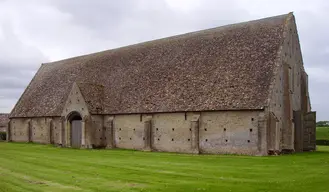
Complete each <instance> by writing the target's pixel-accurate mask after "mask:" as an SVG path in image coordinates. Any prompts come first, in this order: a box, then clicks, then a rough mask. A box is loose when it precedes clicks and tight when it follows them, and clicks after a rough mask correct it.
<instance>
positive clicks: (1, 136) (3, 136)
mask: <svg viewBox="0 0 329 192" xmlns="http://www.w3.org/2000/svg"><path fill="white" fill-rule="evenodd" d="M6 137H7V133H6V132H2V131H1V132H0V141H1V140H6Z"/></svg>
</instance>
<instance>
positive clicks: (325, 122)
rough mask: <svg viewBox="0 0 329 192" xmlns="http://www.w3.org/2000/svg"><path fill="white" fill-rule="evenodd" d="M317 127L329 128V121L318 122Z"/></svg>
mask: <svg viewBox="0 0 329 192" xmlns="http://www.w3.org/2000/svg"><path fill="white" fill-rule="evenodd" d="M316 126H317V127H329V121H318V122H316Z"/></svg>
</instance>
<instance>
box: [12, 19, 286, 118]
mask: <svg viewBox="0 0 329 192" xmlns="http://www.w3.org/2000/svg"><path fill="white" fill-rule="evenodd" d="M287 16H288V15H280V16H276V17H270V18H265V19H260V20H255V21H250V22H244V23H239V24H234V25H227V26H223V27H218V28H213V29H208V30H203V31H198V32H193V33H187V34H183V35H178V36H174V37H169V38H164V39H159V40H155V41H150V42H145V43H140V44H136V45H131V46H127V47H122V48H117V49H113V50H108V51H103V52H99V53H94V54H90V55H85V56H80V57H75V58H70V59H66V60H62V61H57V62H53V63H48V64H43V65H42V66H41V67H40V69H39V71H38V72H37V74H36V75H35V77H34V78H33V80H32V81H31V83H30V85H29V86H28V87H27V89H26V90H25V92H24V93H23V95H22V97H21V98H20V100H19V101H18V103H17V104H16V106H15V108H14V109H13V111H12V113H11V117H28V116H59V115H60V114H61V112H62V109H63V106H64V104H65V101H66V98H67V96H68V94H69V92H70V89H71V87H72V84H73V82H77V83H86V84H90V85H95V86H94V89H97V86H96V85H99V86H100V87H103V89H104V90H101V91H98V93H96V95H102V94H104V98H103V99H102V102H100V101H97V102H90V103H91V104H92V103H98V104H99V103H103V106H102V113H104V114H118V113H148V112H173V111H203V110H235V109H261V108H263V107H264V106H265V105H266V99H267V97H268V93H269V85H270V83H271V81H272V76H273V68H274V66H275V65H274V63H275V61H276V58H277V53H278V49H279V47H280V46H281V44H282V42H283V29H284V26H285V20H286V18H287ZM85 90H87V91H88V89H85ZM91 90H93V89H91ZM83 92H85V91H83ZM85 95H91V96H92V94H87V93H85Z"/></svg>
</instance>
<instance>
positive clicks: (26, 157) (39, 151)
mask: <svg viewBox="0 0 329 192" xmlns="http://www.w3.org/2000/svg"><path fill="white" fill-rule="evenodd" d="M0 152H1V155H0V191H24V192H26V191H56V192H60V191H187V192H190V191H225V192H230V191H232V192H235V191H241V192H242V191H243V192H248V191H264V192H265V191H273V192H274V191H275V192H278V191H298V192H306V191H312V192H317V191H321V192H324V191H329V146H320V147H319V148H318V151H317V152H313V153H312V152H311V153H300V154H294V155H284V156H271V157H249V156H230V155H200V156H198V155H187V154H174V153H156V152H139V151H130V150H76V149H65V148H56V147H52V146H47V145H38V144H18V143H5V142H0Z"/></svg>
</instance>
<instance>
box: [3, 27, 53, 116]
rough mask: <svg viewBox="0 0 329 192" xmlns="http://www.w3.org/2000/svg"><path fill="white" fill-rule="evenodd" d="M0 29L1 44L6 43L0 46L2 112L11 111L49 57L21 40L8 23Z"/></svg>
mask: <svg viewBox="0 0 329 192" xmlns="http://www.w3.org/2000/svg"><path fill="white" fill-rule="evenodd" d="M0 27H1V26H0ZM0 29H2V38H0V44H2V45H6V46H1V47H0V112H9V111H8V109H9V108H12V107H13V103H15V102H16V101H17V99H18V98H19V97H20V95H21V94H22V92H23V91H24V89H25V87H26V86H27V84H28V83H29V82H30V81H31V79H32V77H33V75H34V74H35V71H36V70H37V69H38V67H39V66H40V64H41V62H43V61H47V59H46V57H45V56H44V55H43V54H42V53H41V52H40V51H39V50H38V49H37V48H35V47H31V46H28V45H26V44H24V43H23V42H21V41H20V40H19V38H18V37H17V36H16V35H15V33H14V31H13V29H12V26H11V25H9V24H8V23H5V24H3V25H2V27H1V28H0ZM13 101H15V102H13Z"/></svg>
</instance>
